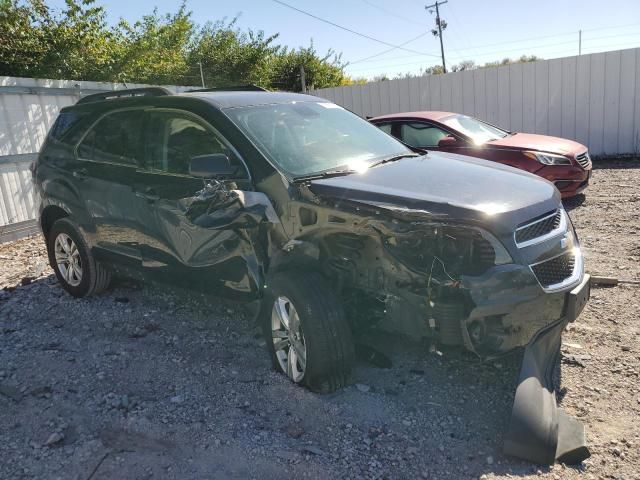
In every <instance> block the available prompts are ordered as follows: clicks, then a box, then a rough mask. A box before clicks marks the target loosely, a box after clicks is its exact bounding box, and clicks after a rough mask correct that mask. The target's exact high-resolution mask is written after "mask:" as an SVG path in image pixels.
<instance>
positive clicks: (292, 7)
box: [273, 0, 437, 57]
mask: <svg viewBox="0 0 640 480" xmlns="http://www.w3.org/2000/svg"><path fill="white" fill-rule="evenodd" d="M273 1H274V2H276V3H279V4H280V5H282V6H284V7H287V8H290V9H291V10H295V11H296V12H298V13H302V14H303V15H306V16H308V17H311V18H314V19H316V20H318V21H320V22H323V23H326V24H329V25H332V26H334V27H336V28H339V29H341V30H344V31H346V32H349V33H353V34H354V35H357V36H359V37H362V38H366V39H368V40H371V41H373V42H376V43H380V44H382V45H386V46H387V47H393V49H398V50H404V51H407V52H411V53H417V54H419V55H426V56H428V57H437V55H433V54H431V53H424V52H418V51H417V50H411V49H410V48H404V47H402V46H400V45H394V44H393V43H389V42H385V41H384V40H380V39H378V38H374V37H371V36H369V35H366V34H364V33H360V32H356V31H355V30H351V29H350V28H347V27H344V26H342V25H338V24H337V23H333V22H332V21H330V20H327V19H325V18H321V17H318V16H316V15H314V14H312V13H309V12H306V11H304V10H300V9H299V8H296V7H294V6H293V5H289V4H288V3H285V2H283V1H281V0H273Z"/></svg>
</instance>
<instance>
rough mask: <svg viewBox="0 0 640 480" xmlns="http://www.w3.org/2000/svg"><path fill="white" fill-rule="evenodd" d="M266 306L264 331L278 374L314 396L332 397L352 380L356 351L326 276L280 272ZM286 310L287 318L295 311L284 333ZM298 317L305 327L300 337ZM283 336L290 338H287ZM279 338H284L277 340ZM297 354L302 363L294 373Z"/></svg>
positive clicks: (267, 293) (274, 279)
mask: <svg viewBox="0 0 640 480" xmlns="http://www.w3.org/2000/svg"><path fill="white" fill-rule="evenodd" d="M283 299H284V300H283ZM263 301H264V302H265V304H264V306H263V310H262V312H263V315H262V328H263V332H264V336H265V339H266V343H267V349H268V351H269V355H270V356H271V360H272V362H273V365H274V367H275V369H276V370H278V371H280V372H281V373H284V374H285V375H287V376H288V377H289V378H290V379H291V380H292V381H293V382H294V383H298V384H301V385H304V386H306V387H307V388H309V389H310V390H312V391H314V392H318V393H330V392H334V391H335V390H338V389H339V388H342V387H344V386H345V385H346V384H347V382H348V380H349V377H350V375H351V368H352V365H353V361H354V346H353V341H352V338H351V330H350V329H349V325H348V323H347V321H346V319H345V315H344V311H343V309H342V305H341V303H340V300H339V298H338V296H337V295H336V294H335V293H334V291H333V290H332V289H331V288H330V287H329V284H328V283H327V281H326V280H325V279H324V277H322V276H321V275H320V274H318V273H315V272H309V273H301V272H296V271H289V272H281V273H278V274H276V275H275V276H274V278H273V279H272V280H271V281H270V282H269V286H268V288H267V290H265V296H264V299H263ZM287 302H288V305H289V306H288V307H287ZM291 306H293V310H292V309H291ZM287 308H288V310H287ZM283 310H284V311H286V312H287V315H288V314H291V313H292V312H293V314H292V316H291V317H290V318H289V321H290V322H289V323H290V325H291V328H290V329H287V328H283V326H284V323H282V321H279V320H280V318H281V315H279V313H278V312H279V311H280V312H281V311H283ZM295 313H297V318H298V319H299V322H297V323H298V325H299V327H300V328H299V332H298V334H299V336H298V338H296V332H295V330H296V329H295V324H296V321H295V318H296V315H295ZM278 327H279V328H278ZM276 330H278V331H277V332H276ZM283 332H284V333H285V334H287V333H288V334H289V335H290V337H289V338H288V339H285V338H282V336H283ZM275 335H277V336H278V337H279V338H274V336H275ZM282 340H284V341H285V343H284V344H285V346H284V347H283V348H280V347H281V346H282V344H280V345H278V346H276V342H280V341H282ZM287 342H288V345H289V347H288V350H287V348H286V344H287ZM292 345H296V346H297V349H296V348H294V347H293V346H292ZM292 349H293V350H294V355H295V359H296V360H297V362H296V366H295V367H294V368H291V369H289V367H290V364H291V362H290V361H291V359H292V357H291V351H292ZM299 350H304V351H305V357H306V362H305V363H306V365H305V366H304V368H303V369H302V368H300V367H301V366H302V364H301V363H300V355H298V354H297V352H298V351H299ZM285 354H286V358H284V357H285ZM283 360H284V363H283ZM296 360H294V362H295V361H296ZM300 370H303V372H302V373H301V372H300Z"/></svg>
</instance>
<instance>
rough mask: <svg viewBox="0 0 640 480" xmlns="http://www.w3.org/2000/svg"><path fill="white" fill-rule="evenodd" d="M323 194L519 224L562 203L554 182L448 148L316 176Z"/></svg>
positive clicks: (505, 225) (335, 199)
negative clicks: (361, 169)
mask: <svg viewBox="0 0 640 480" xmlns="http://www.w3.org/2000/svg"><path fill="white" fill-rule="evenodd" d="M309 188H310V189H311V191H312V192H313V193H314V194H316V195H318V196H319V197H322V198H325V199H331V200H332V201H333V202H339V201H340V200H349V201H356V202H360V203H366V204H370V205H375V206H379V207H381V208H385V207H389V208H390V209H392V210H398V209H401V210H420V211H426V212H429V213H430V214H433V215H435V216H438V217H442V216H444V217H449V218H450V219H451V220H454V221H457V220H462V221H472V222H477V223H483V224H487V223H490V224H502V225H501V226H502V227H503V228H504V229H508V230H509V231H511V232H512V231H513V228H515V226H516V225H518V224H520V223H522V222H524V221H525V220H528V219H531V218H533V217H535V216H537V215H540V214H542V213H546V212H548V211H550V210H553V209H554V208H557V207H558V205H559V204H560V196H559V194H558V192H557V190H556V189H555V187H554V186H553V185H552V184H551V183H550V182H548V181H546V180H543V179H541V178H540V177H538V176H536V175H533V174H530V173H527V172H524V171H522V170H518V169H515V168H511V167H508V166H505V165H501V164H497V163H495V162H489V161H486V160H480V159H476V158H471V157H467V156H462V155H454V154H450V153H443V152H429V154H427V155H424V156H421V157H415V158H404V159H401V160H398V161H395V162H392V163H388V164H384V165H381V166H378V167H374V168H371V169H369V170H367V171H365V172H364V173H360V174H352V175H347V176H343V177H334V178H328V179H321V180H313V181H312V182H311V185H310V187H309Z"/></svg>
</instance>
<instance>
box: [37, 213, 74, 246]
mask: <svg viewBox="0 0 640 480" xmlns="http://www.w3.org/2000/svg"><path fill="white" fill-rule="evenodd" d="M68 216H69V212H68V211H67V210H65V209H64V208H62V207H60V206H59V205H47V206H45V207H44V208H43V210H42V213H41V214H40V228H41V229H42V233H43V234H44V237H45V239H48V238H49V232H50V231H51V227H53V224H54V223H55V222H56V221H58V220H60V219H61V218H65V217H68Z"/></svg>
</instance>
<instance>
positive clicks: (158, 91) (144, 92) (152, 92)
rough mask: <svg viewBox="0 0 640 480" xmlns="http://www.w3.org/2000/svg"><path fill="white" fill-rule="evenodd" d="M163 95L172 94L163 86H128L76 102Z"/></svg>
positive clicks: (95, 94)
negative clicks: (128, 87) (124, 88)
mask: <svg viewBox="0 0 640 480" xmlns="http://www.w3.org/2000/svg"><path fill="white" fill-rule="evenodd" d="M165 95H172V93H171V91H170V90H167V89H166V88H164V87H146V88H130V89H126V90H113V91H109V92H100V93H94V94H92V95H87V96H86V97H82V98H81V99H80V100H78V101H77V102H76V105H77V104H79V103H92V102H101V101H103V100H113V99H115V98H130V97H163V96H165Z"/></svg>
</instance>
